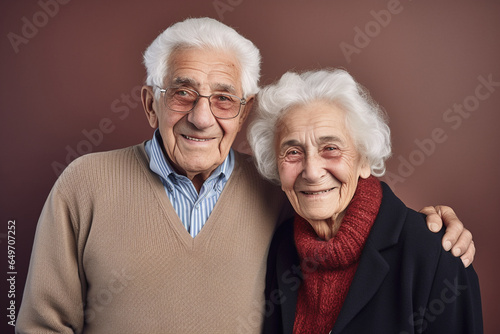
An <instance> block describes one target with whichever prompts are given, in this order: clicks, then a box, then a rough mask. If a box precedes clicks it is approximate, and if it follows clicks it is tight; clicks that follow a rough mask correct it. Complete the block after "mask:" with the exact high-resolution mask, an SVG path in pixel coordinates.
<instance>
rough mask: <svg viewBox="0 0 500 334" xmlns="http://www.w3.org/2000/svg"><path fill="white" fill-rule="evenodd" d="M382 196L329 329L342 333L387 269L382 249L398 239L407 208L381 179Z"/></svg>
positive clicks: (378, 284)
mask: <svg viewBox="0 0 500 334" xmlns="http://www.w3.org/2000/svg"><path fill="white" fill-rule="evenodd" d="M382 190H383V199H382V204H381V206H380V210H379V213H378V215H377V218H376V220H375V223H374V224H373V227H372V230H371V232H370V235H369V236H368V239H367V240H366V244H365V247H364V249H363V253H362V255H361V259H360V262H359V266H358V269H357V270H356V274H355V275H354V279H353V281H352V283H351V286H350V288H349V292H348V293H347V297H346V299H345V301H344V305H342V309H341V310H340V314H339V316H338V318H337V321H336V322H335V326H334V327H333V331H332V333H341V332H342V331H343V330H344V328H345V327H346V326H347V325H348V324H349V322H350V321H352V320H353V318H354V317H355V316H356V314H358V313H359V311H360V310H361V309H362V308H363V307H364V306H365V305H366V304H367V303H368V302H369V301H370V300H371V299H372V297H373V296H374V295H375V293H376V292H377V290H378V289H379V287H380V285H381V284H382V282H383V281H384V278H385V277H386V275H387V273H388V272H389V269H390V267H389V264H388V263H387V261H386V260H385V259H384V257H383V250H384V249H386V248H388V247H391V246H393V245H395V244H396V243H397V241H398V238H399V235H400V233H401V228H402V227H403V223H404V220H405V218H406V213H407V208H406V206H405V205H404V204H403V202H401V201H400V200H399V199H398V198H397V197H396V196H395V195H394V193H393V192H392V191H391V190H390V188H389V187H388V186H387V185H386V184H385V183H383V182H382Z"/></svg>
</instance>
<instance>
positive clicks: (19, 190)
mask: <svg viewBox="0 0 500 334" xmlns="http://www.w3.org/2000/svg"><path fill="white" fill-rule="evenodd" d="M59 1H60V3H61V4H59V5H58V7H57V8H56V6H54V5H53V4H54V3H56V2H55V0H42V1H41V2H38V1H34V0H31V1H23V2H22V3H21V2H14V1H5V0H2V2H1V4H0V13H2V14H1V15H2V20H1V28H0V29H1V33H0V35H1V43H0V45H1V46H0V47H1V59H0V68H1V72H0V73H1V81H0V82H1V91H0V94H1V95H0V115H1V122H0V124H1V125H0V126H1V131H0V136H1V138H0V143H1V145H2V160H1V161H2V162H1V169H0V170H1V184H0V189H1V202H0V203H1V225H0V242H1V246H0V249H1V252H0V254H1V256H0V268H2V269H1V271H2V274H0V277H3V278H2V279H1V282H2V283H1V284H2V290H1V292H0V296H1V297H0V298H1V304H0V309H2V310H4V311H2V312H1V317H0V319H1V320H0V323H1V325H0V326H1V327H0V328H8V330H1V332H2V333H10V332H11V331H12V332H13V330H12V328H11V327H7V326H6V322H7V320H6V317H5V315H4V312H6V311H5V309H6V307H7V302H8V300H7V290H6V288H5V287H6V286H5V282H6V276H7V274H6V273H7V271H8V269H7V247H6V245H7V242H6V233H7V222H8V220H12V219H15V221H16V228H17V229H16V232H17V233H16V261H17V263H16V270H17V272H18V275H17V280H16V305H17V306H19V304H20V302H21V293H22V289H23V286H24V278H25V275H26V271H27V267H28V263H29V256H30V252H31V245H32V241H33V236H34V232H35V226H36V223H37V218H38V216H39V214H40V211H41V208H42V206H43V203H44V201H45V198H46V197H47V195H48V193H49V191H50V188H51V186H52V185H53V183H54V181H55V180H56V177H57V174H58V173H57V171H56V169H57V168H54V166H56V165H57V166H59V167H61V166H65V165H66V164H67V163H66V161H65V160H66V158H68V161H69V160H72V159H73V158H74V157H75V156H77V155H81V154H82V153H85V152H90V151H93V152H95V151H105V150H110V149H115V148H120V147H125V146H128V145H133V144H136V143H139V142H141V141H143V140H146V139H148V138H150V136H151V134H152V129H150V128H149V126H148V124H147V122H146V119H145V117H144V114H143V111H142V107H141V106H140V104H139V103H138V95H137V92H138V89H139V87H140V85H141V84H142V83H143V80H144V76H145V71H144V68H143V66H142V63H141V62H142V58H141V57H142V56H141V55H142V52H143V51H144V49H145V48H146V47H147V45H149V43H150V42H151V41H152V40H153V39H154V38H155V37H156V36H157V34H158V33H160V32H161V31H162V30H164V29H165V28H167V27H168V26H169V25H170V24H172V23H174V22H176V21H179V20H183V19H184V18H186V17H189V16H192V17H199V16H209V17H213V18H216V19H219V20H221V21H222V22H224V23H226V24H228V25H231V26H233V27H235V28H237V30H238V31H239V32H240V33H242V34H243V35H244V36H246V37H248V38H249V39H251V40H252V41H253V42H254V43H255V44H256V45H257V46H258V47H259V48H260V49H261V52H262V55H263V66H262V74H263V77H262V81H261V82H262V83H263V84H266V83H270V82H272V81H274V80H275V79H276V78H278V77H279V76H280V75H281V74H282V73H283V72H284V71H286V70H288V69H291V68H293V69H296V70H305V69H312V68H317V67H326V66H329V67H344V68H346V69H347V70H348V71H349V72H351V73H352V74H353V75H354V76H355V77H356V79H357V80H358V81H360V82H361V83H363V84H364V85H365V86H366V87H367V88H368V89H369V90H370V92H371V94H372V95H373V97H374V98H375V99H376V100H377V101H378V102H379V103H380V104H381V105H382V106H383V107H384V108H385V109H386V110H387V113H388V114H389V116H390V126H391V129H392V140H393V145H394V154H393V158H392V159H391V160H390V161H389V163H388V171H389V172H391V173H393V174H392V175H393V176H395V175H399V177H400V179H393V180H392V183H391V184H392V186H393V188H394V189H395V191H396V193H397V194H398V195H399V196H400V197H401V198H402V199H403V200H404V201H405V202H406V204H407V205H408V206H410V207H413V208H416V209H420V208H421V207H422V206H424V205H428V204H447V205H450V206H452V207H453V208H454V209H455V210H456V211H457V212H458V215H459V217H460V218H461V219H462V220H463V221H464V222H465V224H466V226H467V227H468V228H469V229H470V230H471V231H472V232H473V234H474V240H475V242H476V245H477V254H476V259H475V262H474V266H475V268H476V271H477V273H478V274H479V278H480V283H481V289H482V298H483V311H484V322H485V332H486V333H494V332H498V330H499V329H500V318H499V317H498V315H497V314H496V306H497V305H498V299H499V297H500V289H499V287H498V283H497V282H498V281H499V279H500V269H499V266H498V258H497V257H498V254H499V250H500V246H499V245H500V242H499V241H498V236H499V229H500V228H499V224H498V217H499V216H500V200H499V199H500V196H499V191H498V188H499V186H500V180H499V177H498V172H497V171H498V170H499V169H500V157H499V151H498V144H500V140H499V139H500V134H499V132H498V125H499V121H500V115H499V110H498V109H499V108H498V106H499V103H500V87H499V86H498V85H497V86H493V87H492V88H491V90H492V91H488V90H486V89H485V88H478V89H479V94H480V96H481V98H482V100H480V99H477V98H475V97H474V95H475V94H476V88H477V87H479V85H480V81H479V79H478V78H479V77H481V76H482V77H483V78H485V79H487V78H488V77H489V76H491V79H492V80H493V81H494V82H500V65H499V60H500V45H499V41H500V4H499V3H498V2H496V1H439V2H438V1H434V2H432V3H431V2H430V1H427V2H425V1H416V0H415V1H411V0H401V2H400V3H399V5H397V2H395V1H392V0H391V1H388V0H381V1H370V2H368V1H365V2H363V3H360V2H356V4H354V3H353V2H348V1H340V0H339V1H325V0H322V1H320V0H316V1H304V0H290V1H249V0H217V1H201V0H199V1H165V0H162V1H154V0H147V1H120V2H118V1H116V2H114V3H111V2H110V1H108V2H105V1H82V0H73V1H71V2H69V1H63V0H59ZM65 2H67V3H65ZM43 3H52V5H51V6H48V7H47V6H45V7H46V9H45V12H49V14H50V15H49V14H44V13H45V12H44V9H43V7H44V5H42V4H43ZM62 3H64V4H62ZM392 5H395V8H392V7H391V6H392ZM388 7H389V8H390V9H393V13H392V14H391V16H390V18H389V17H388V16H387V15H385V16H384V15H383V14H382V13H386V14H387V13H388V12H387V9H388ZM377 13H378V14H377ZM389 13H390V12H389ZM376 17H378V19H379V21H380V22H381V23H378V21H377V20H376ZM27 22H28V23H27ZM30 23H35V26H34V28H35V29H31V30H30V29H29V25H30ZM37 25H38V27H37ZM23 27H24V28H23ZM32 28H33V27H32ZM359 31H364V32H365V34H367V35H365V36H361V33H359ZM14 34H15V35H17V37H15V38H17V41H18V42H19V41H20V40H22V41H23V42H22V43H21V44H19V45H17V46H15V45H13V43H12V42H11V41H10V40H9V36H10V37H11V39H12V38H14V37H13V36H14ZM14 44H15V43H14ZM341 45H344V46H345V47H349V46H346V45H350V47H351V50H352V48H354V47H357V50H356V52H355V53H352V54H351V55H350V56H349V57H347V56H346V55H345V53H344V52H343V51H342V48H341ZM486 93H489V96H488V97H487V98H486V97H485V96H483V95H484V94H486ZM481 94H483V95H481ZM463 103H465V104H466V105H467V106H468V108H469V110H471V111H470V113H468V114H464V115H466V116H465V117H463V116H458V115H459V114H458V113H455V112H453V111H448V109H450V108H451V109H453V107H454V105H458V104H463ZM474 103H476V104H474ZM447 117H448V118H447ZM451 117H454V118H451ZM99 127H101V130H99V133H100V134H98V130H95V129H99ZM436 129H438V130H436ZM439 129H441V130H439ZM434 131H438V132H439V131H441V133H440V134H439V136H437V138H435V139H434V141H433V144H431V140H432V138H433V134H432V133H433V132H434ZM86 134H87V135H88V134H93V135H94V137H93V142H91V141H89V140H88V139H87V137H86ZM243 138H244V136H239V137H238V139H237V143H236V144H235V147H236V149H238V150H242V151H246V150H248V146H247V145H246V144H245V142H244V140H243ZM418 143H420V146H419V144H418ZM422 145H424V146H422ZM70 151H72V152H75V153H73V154H70V153H68V152H70ZM386 180H387V178H386ZM117 237H119V236H117ZM54 238H57V235H54Z"/></svg>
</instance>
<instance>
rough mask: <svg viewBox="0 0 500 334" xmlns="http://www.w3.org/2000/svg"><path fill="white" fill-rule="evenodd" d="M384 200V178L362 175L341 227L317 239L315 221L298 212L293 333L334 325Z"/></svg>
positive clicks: (312, 333)
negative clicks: (297, 283)
mask: <svg viewBox="0 0 500 334" xmlns="http://www.w3.org/2000/svg"><path fill="white" fill-rule="evenodd" d="M381 202H382V188H381V186H380V182H379V181H378V180H377V179H376V178H375V177H373V176H370V177H369V178H368V179H362V178H360V179H359V182H358V187H357V188H356V192H355V193H354V196H353V198H352V200H351V203H349V206H348V207H347V209H346V213H345V215H344V217H343V219H342V223H341V225H340V228H339V230H338V232H337V233H336V234H335V235H334V237H333V238H331V239H330V240H328V241H324V240H322V239H319V238H318V236H317V234H316V232H315V231H314V229H313V228H312V226H311V225H310V224H309V223H308V222H307V221H306V220H305V219H304V218H302V217H300V216H298V215H296V218H295V221H294V225H295V226H294V227H295V228H294V239H295V244H296V246H297V252H298V254H299V259H300V267H301V271H302V273H303V275H304V280H303V282H302V284H301V286H300V288H299V292H298V297H297V309H296V313H295V323H294V328H293V332H294V333H296V334H299V333H300V334H306V333H310V334H321V333H329V332H330V330H331V329H332V328H333V326H334V324H335V321H336V319H337V317H338V315H339V313H340V310H341V308H342V305H343V304H344V300H345V298H346V296H347V292H348V291H349V287H350V286H351V282H352V280H353V278H354V274H355V273H356V269H357V267H358V264H359V259H360V257H361V252H362V250H363V247H364V245H365V242H366V239H367V238H368V235H369V234H370V229H371V227H372V225H373V223H374V221H375V218H376V217H377V214H378V211H379V208H380V203H381Z"/></svg>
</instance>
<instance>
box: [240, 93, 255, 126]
mask: <svg viewBox="0 0 500 334" xmlns="http://www.w3.org/2000/svg"><path fill="white" fill-rule="evenodd" d="M254 101H255V95H252V96H250V97H249V98H248V99H247V103H246V104H245V105H244V106H242V109H243V110H242V111H241V115H240V121H239V129H238V131H239V130H241V127H242V126H243V124H244V123H245V121H246V119H247V117H248V115H250V112H251V111H252V109H253V103H254Z"/></svg>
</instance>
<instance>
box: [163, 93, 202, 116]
mask: <svg viewBox="0 0 500 334" xmlns="http://www.w3.org/2000/svg"><path fill="white" fill-rule="evenodd" d="M165 98H166V102H167V107H168V108H169V109H171V110H173V111H180V112H187V111H190V110H191V109H193V105H194V102H195V101H196V99H197V98H198V95H197V94H196V92H194V91H191V90H188V89H183V88H169V89H167V92H166V95H165Z"/></svg>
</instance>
